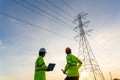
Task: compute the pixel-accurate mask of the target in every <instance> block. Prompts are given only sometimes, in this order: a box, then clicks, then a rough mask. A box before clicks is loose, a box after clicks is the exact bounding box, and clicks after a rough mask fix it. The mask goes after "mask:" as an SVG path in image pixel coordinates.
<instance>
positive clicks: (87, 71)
mask: <svg viewBox="0 0 120 80" xmlns="http://www.w3.org/2000/svg"><path fill="white" fill-rule="evenodd" d="M87 14H88V13H84V12H81V13H80V14H78V16H77V18H76V19H75V20H74V21H73V22H74V23H75V24H77V27H75V28H74V31H75V32H77V33H78V34H77V35H76V36H75V39H76V40H78V41H79V49H78V57H79V58H80V59H81V60H82V62H83V65H82V67H81V76H80V78H81V80H105V78H104V76H103V73H102V71H101V69H100V67H99V65H98V63H97V60H96V58H95V56H94V54H93V52H92V50H91V47H90V44H89V41H88V39H87V34H88V32H90V31H92V30H87V31H85V30H84V28H85V27H87V26H86V24H87V23H89V21H86V15H87ZM82 73H83V74H82Z"/></svg>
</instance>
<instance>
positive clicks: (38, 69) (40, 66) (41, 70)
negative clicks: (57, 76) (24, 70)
mask: <svg viewBox="0 0 120 80" xmlns="http://www.w3.org/2000/svg"><path fill="white" fill-rule="evenodd" d="M45 54H46V49H45V48H41V49H40V50H39V56H38V58H37V60H36V62H35V74H34V80H46V75H45V72H46V71H49V70H48V69H47V66H46V64H45V62H44V59H43V57H44V56H45Z"/></svg>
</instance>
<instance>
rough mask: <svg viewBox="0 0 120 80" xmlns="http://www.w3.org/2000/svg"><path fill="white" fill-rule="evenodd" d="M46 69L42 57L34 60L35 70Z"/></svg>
mask: <svg viewBox="0 0 120 80" xmlns="http://www.w3.org/2000/svg"><path fill="white" fill-rule="evenodd" d="M46 69H47V66H46V64H45V63H44V60H43V59H42V58H41V59H38V61H37V62H36V67H35V70H46Z"/></svg>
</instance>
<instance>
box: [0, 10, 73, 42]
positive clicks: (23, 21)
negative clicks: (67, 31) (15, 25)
mask: <svg viewBox="0 0 120 80" xmlns="http://www.w3.org/2000/svg"><path fill="white" fill-rule="evenodd" d="M0 14H1V15H3V16H6V17H9V18H11V19H14V20H16V21H19V22H22V23H25V24H28V25H31V26H32V27H35V28H38V29H41V30H44V31H47V32H49V33H53V34H56V35H58V36H61V37H63V38H66V39H69V40H72V39H71V38H69V37H67V36H64V35H62V34H59V33H57V32H54V31H51V30H49V29H46V28H43V27H41V26H38V25H35V24H33V23H30V22H27V21H25V20H22V19H19V18H17V17H14V16H11V15H8V14H6V13H4V12H0Z"/></svg>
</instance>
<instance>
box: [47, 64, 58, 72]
mask: <svg viewBox="0 0 120 80" xmlns="http://www.w3.org/2000/svg"><path fill="white" fill-rule="evenodd" d="M55 65H56V64H55V63H49V65H48V69H49V70H50V71H53V69H54V67H55Z"/></svg>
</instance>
